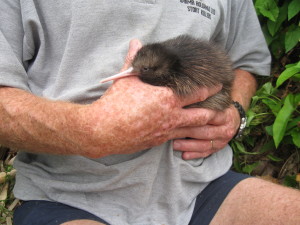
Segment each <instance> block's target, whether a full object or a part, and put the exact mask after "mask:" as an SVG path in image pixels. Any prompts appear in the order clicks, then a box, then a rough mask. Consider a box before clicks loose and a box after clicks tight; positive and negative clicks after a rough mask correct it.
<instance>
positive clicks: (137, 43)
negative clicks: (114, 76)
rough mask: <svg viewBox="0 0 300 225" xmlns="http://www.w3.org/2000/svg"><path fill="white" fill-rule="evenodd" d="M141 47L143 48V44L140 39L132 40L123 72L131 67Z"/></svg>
mask: <svg viewBox="0 0 300 225" xmlns="http://www.w3.org/2000/svg"><path fill="white" fill-rule="evenodd" d="M141 47H142V43H141V42H140V41H139V40H138V39H132V40H131V41H130V42H129V49H128V53H127V55H126V58H125V62H124V65H123V67H122V69H121V71H124V70H127V69H128V68H129V67H130V66H131V63H132V61H133V59H134V57H135V55H136V53H137V52H138V51H139V50H140V49H141Z"/></svg>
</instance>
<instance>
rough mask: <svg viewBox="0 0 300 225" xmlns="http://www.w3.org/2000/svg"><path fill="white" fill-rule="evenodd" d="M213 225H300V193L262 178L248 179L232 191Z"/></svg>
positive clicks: (214, 219)
mask: <svg viewBox="0 0 300 225" xmlns="http://www.w3.org/2000/svg"><path fill="white" fill-rule="evenodd" d="M210 224H211V225H220V224H222V225H226V224H228V225H240V224H243V225H248V224H249V225H250V224H251V225H253V224H256V225H264V224H266V225H269V224H272V225H279V224H280V225H281V224H282V225H283V224H284V225H295V224H300V191H298V190H295V189H291V188H286V187H283V186H280V185H276V184H273V183H270V182H268V181H264V180H261V179H258V178H248V179H245V180H243V181H241V182H240V183H239V184H237V185H236V187H235V188H233V189H232V191H231V192H230V193H229V195H228V196H227V197H226V199H225V200H224V202H223V204H222V205H221V207H220V208H219V210H218V211H217V213H216V215H215V217H214V218H213V220H212V222H211V223H210Z"/></svg>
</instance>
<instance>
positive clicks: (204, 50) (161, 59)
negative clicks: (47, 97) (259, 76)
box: [101, 35, 234, 111]
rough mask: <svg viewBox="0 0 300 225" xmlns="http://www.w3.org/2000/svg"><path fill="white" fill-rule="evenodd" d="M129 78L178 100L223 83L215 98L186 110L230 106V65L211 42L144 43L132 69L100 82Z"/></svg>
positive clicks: (180, 38)
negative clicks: (169, 91) (168, 92)
mask: <svg viewBox="0 0 300 225" xmlns="http://www.w3.org/2000/svg"><path fill="white" fill-rule="evenodd" d="M132 75H137V76H139V78H140V79H141V80H142V81H143V82H145V83H148V84H151V85H155V86H166V87H169V88H171V89H172V90H173V92H174V93H175V94H177V95H178V96H181V97H184V96H187V95H190V94H192V93H193V92H195V91H196V90H197V89H198V88H201V87H213V86H216V85H219V84H222V90H221V91H220V92H218V93H217V94H216V95H214V96H211V97H209V98H207V99H206V100H205V101H202V102H198V103H195V104H192V105H189V106H187V107H189V108H190V107H201V108H209V109H213V110H219V111H221V110H224V109H225V108H227V107H229V105H230V104H231V103H232V100H231V89H232V84H233V79H234V73H233V69H232V63H231V61H230V59H229V57H228V56H227V55H226V54H225V53H224V52H223V51H222V50H221V48H220V47H219V46H217V45H216V44H214V43H212V42H208V41H202V40H199V39H194V38H192V37H190V36H187V35H181V36H178V37H176V38H173V39H169V40H167V41H164V42H159V43H152V44H147V45H145V46H143V47H142V48H141V49H140V50H139V51H138V52H137V54H136V56H135V58H134V60H133V62H132V67H131V68H129V69H128V70H126V71H124V72H121V73H118V74H116V75H113V76H110V77H108V78H106V79H104V80H102V81H101V83H104V82H107V81H110V80H115V79H119V78H122V77H126V76H132Z"/></svg>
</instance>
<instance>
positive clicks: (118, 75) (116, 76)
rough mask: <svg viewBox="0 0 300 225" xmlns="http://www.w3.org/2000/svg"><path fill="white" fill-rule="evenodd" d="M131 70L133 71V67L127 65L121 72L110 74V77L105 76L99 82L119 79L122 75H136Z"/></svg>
mask: <svg viewBox="0 0 300 225" xmlns="http://www.w3.org/2000/svg"><path fill="white" fill-rule="evenodd" d="M132 71H133V68H132V67H129V68H128V69H127V70H125V71H123V72H121V73H117V74H115V75H112V76H110V77H107V78H105V79H103V80H101V81H100V83H105V82H108V81H111V80H116V79H120V78H122V77H128V76H137V75H138V74H137V73H132Z"/></svg>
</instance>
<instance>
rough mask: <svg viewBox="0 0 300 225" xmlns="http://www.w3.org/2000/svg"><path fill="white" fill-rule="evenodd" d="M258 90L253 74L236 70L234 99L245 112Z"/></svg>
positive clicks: (233, 90)
mask: <svg viewBox="0 0 300 225" xmlns="http://www.w3.org/2000/svg"><path fill="white" fill-rule="evenodd" d="M256 88H257V83H256V79H255V77H254V76H253V75H252V74H251V73H249V72H247V71H244V70H240V69H237V70H235V80H234V83H233V88H232V99H233V100H234V101H238V102H239V103H240V104H241V105H242V106H243V107H244V109H245V110H247V109H248V107H249V104H250V101H251V98H252V96H253V95H254V94H255V92H256Z"/></svg>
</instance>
